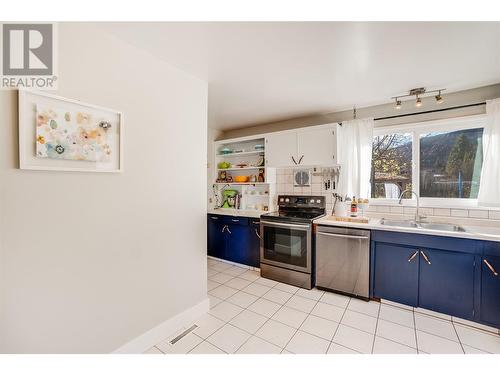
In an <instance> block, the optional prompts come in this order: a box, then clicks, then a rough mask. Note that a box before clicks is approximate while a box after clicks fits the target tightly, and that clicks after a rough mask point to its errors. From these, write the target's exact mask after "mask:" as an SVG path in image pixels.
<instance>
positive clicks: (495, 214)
mask: <svg viewBox="0 0 500 375" xmlns="http://www.w3.org/2000/svg"><path fill="white" fill-rule="evenodd" d="M488 217H489V218H490V219H492V220H500V211H489V214H488Z"/></svg>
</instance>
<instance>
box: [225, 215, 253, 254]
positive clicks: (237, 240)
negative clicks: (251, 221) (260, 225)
mask: <svg viewBox="0 0 500 375" xmlns="http://www.w3.org/2000/svg"><path fill="white" fill-rule="evenodd" d="M232 220H233V222H232V223H231V224H229V225H228V228H227V232H228V234H227V242H226V258H225V259H227V260H230V261H231V262H236V263H241V264H246V263H247V258H248V250H249V247H248V244H249V242H250V228H249V227H248V220H247V219H246V218H245V220H243V219H239V218H237V219H232Z"/></svg>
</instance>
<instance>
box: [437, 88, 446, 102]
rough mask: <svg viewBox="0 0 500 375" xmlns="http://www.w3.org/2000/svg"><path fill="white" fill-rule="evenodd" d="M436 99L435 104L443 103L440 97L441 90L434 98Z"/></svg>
mask: <svg viewBox="0 0 500 375" xmlns="http://www.w3.org/2000/svg"><path fill="white" fill-rule="evenodd" d="M435 98H436V103H437V104H441V103H442V102H444V99H443V97H442V96H441V90H439V92H438V94H437V95H436V96H435Z"/></svg>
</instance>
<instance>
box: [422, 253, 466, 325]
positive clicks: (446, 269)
mask: <svg viewBox="0 0 500 375" xmlns="http://www.w3.org/2000/svg"><path fill="white" fill-rule="evenodd" d="M419 258H420V259H419V262H420V267H419V268H420V270H419V293H418V306H419V307H423V308H424V309H428V310H433V311H437V312H441V313H444V314H450V315H453V316H456V317H459V318H464V319H469V320H472V319H474V269H475V265H474V255H473V254H466V253H458V252H453V251H447V250H444V251H443V250H437V249H419Z"/></svg>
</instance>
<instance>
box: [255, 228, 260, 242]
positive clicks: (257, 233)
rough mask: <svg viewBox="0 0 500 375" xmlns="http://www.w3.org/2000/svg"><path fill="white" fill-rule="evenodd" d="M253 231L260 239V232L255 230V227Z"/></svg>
mask: <svg viewBox="0 0 500 375" xmlns="http://www.w3.org/2000/svg"><path fill="white" fill-rule="evenodd" d="M254 231H255V235H256V236H257V237H259V239H260V234H259V232H258V231H257V229H255V228H254Z"/></svg>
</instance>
